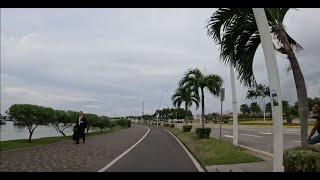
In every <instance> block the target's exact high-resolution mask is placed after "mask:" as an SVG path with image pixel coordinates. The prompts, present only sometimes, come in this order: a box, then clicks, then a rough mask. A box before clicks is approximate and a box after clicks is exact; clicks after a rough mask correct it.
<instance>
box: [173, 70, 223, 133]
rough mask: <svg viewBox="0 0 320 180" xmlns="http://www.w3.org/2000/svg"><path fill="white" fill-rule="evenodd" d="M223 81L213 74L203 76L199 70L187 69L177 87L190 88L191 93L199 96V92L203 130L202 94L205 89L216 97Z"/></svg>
mask: <svg viewBox="0 0 320 180" xmlns="http://www.w3.org/2000/svg"><path fill="white" fill-rule="evenodd" d="M222 83H223V80H222V78H221V77H220V76H218V75H215V74H209V75H205V74H203V73H202V72H201V71H200V70H199V69H189V70H188V71H187V72H186V74H185V76H184V77H183V78H182V79H181V80H180V82H179V85H180V86H182V87H190V88H191V89H192V91H193V92H194V93H195V94H196V95H198V96H199V94H200V93H199V91H200V92H201V109H202V111H201V123H202V128H204V92H203V90H204V89H205V88H207V89H208V90H209V92H210V93H211V94H213V95H214V96H218V95H219V92H220V89H221V86H222Z"/></svg>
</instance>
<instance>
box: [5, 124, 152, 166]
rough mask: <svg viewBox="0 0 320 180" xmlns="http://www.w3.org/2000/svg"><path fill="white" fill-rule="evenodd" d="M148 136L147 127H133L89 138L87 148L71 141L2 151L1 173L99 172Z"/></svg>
mask: <svg viewBox="0 0 320 180" xmlns="http://www.w3.org/2000/svg"><path fill="white" fill-rule="evenodd" d="M146 132H147V128H146V127H145V126H139V125H133V126H132V127H131V128H128V129H124V130H120V131H116V132H113V133H111V134H105V135H99V136H94V137H88V138H87V140H86V143H85V144H83V143H80V144H79V145H76V144H74V143H73V142H72V140H71V139H70V140H66V141H62V142H59V143H54V144H49V145H46V146H41V147H33V148H29V149H24V150H13V151H6V152H3V151H2V152H0V155H1V156H0V171H6V172H7V171H11V172H12V171H13V172H17V171H18V172H25V171H30V172H39V171H42V172H43V171H44V172H61V171H64V172H70V171H72V172H79V171H86V172H87V171H90V172H97V171H98V170H99V169H101V168H103V167H104V166H105V165H106V164H107V163H109V162H111V161H112V160H113V159H115V158H116V157H117V156H119V154H121V153H122V152H124V151H125V150H127V149H128V148H129V147H131V146H132V145H133V144H135V143H136V142H137V141H138V140H139V139H140V138H141V137H142V136H143V135H144V134H145V133H146ZM80 142H81V141H80Z"/></svg>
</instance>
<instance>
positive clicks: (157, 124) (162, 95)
mask: <svg viewBox="0 0 320 180" xmlns="http://www.w3.org/2000/svg"><path fill="white" fill-rule="evenodd" d="M164 92H168V90H167V89H166V90H165V91H164ZM162 97H163V91H161V97H160V103H159V111H160V107H161V101H162ZM159 117H160V116H159ZM159 117H158V118H157V126H158V125H159Z"/></svg>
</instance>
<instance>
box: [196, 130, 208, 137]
mask: <svg viewBox="0 0 320 180" xmlns="http://www.w3.org/2000/svg"><path fill="white" fill-rule="evenodd" d="M210 132H211V128H197V129H196V134H197V135H198V137H199V138H201V139H202V138H209V136H210Z"/></svg>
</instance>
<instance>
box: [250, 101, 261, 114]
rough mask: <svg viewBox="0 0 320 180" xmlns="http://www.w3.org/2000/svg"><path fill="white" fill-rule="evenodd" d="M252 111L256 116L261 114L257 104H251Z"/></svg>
mask: <svg viewBox="0 0 320 180" xmlns="http://www.w3.org/2000/svg"><path fill="white" fill-rule="evenodd" d="M250 111H251V112H252V113H254V114H258V113H261V109H260V107H259V106H258V104H257V103H256V102H253V103H251V104H250Z"/></svg>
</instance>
